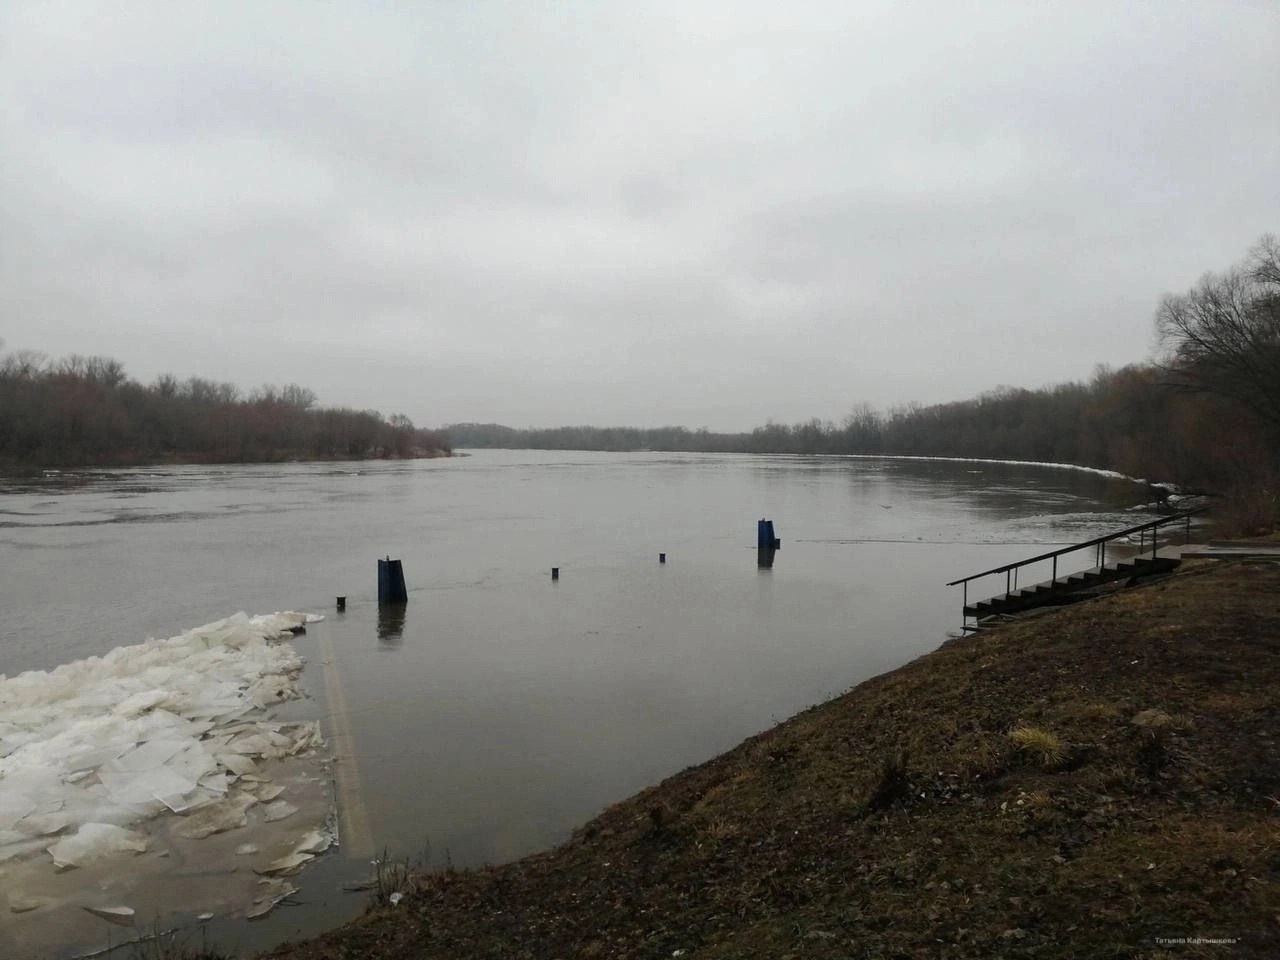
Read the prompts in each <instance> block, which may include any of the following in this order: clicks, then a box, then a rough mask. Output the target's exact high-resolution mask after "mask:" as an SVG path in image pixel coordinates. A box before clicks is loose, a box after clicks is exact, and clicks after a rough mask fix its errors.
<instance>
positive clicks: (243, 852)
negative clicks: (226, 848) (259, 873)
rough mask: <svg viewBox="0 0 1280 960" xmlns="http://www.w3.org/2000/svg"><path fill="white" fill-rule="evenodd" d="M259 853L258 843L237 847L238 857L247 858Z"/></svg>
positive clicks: (243, 844)
mask: <svg viewBox="0 0 1280 960" xmlns="http://www.w3.org/2000/svg"><path fill="white" fill-rule="evenodd" d="M257 852H258V845H257V844H256V843H242V844H240V846H238V847H236V856H237V857H247V856H249V855H250V854H254V853H257Z"/></svg>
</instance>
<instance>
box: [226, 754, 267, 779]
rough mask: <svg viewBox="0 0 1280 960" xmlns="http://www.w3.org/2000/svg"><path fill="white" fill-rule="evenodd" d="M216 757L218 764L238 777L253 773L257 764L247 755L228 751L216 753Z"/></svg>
mask: <svg viewBox="0 0 1280 960" xmlns="http://www.w3.org/2000/svg"><path fill="white" fill-rule="evenodd" d="M217 758H218V762H219V763H220V764H222V765H223V766H224V767H226V768H227V769H228V770H230V771H231V772H232V773H234V774H236V775H237V776H240V777H246V776H247V775H248V774H251V773H253V771H254V770H255V769H257V766H258V765H257V764H256V763H254V762H253V760H251V759H250V758H249V757H246V756H244V755H243V754H240V753H231V752H230V751H227V752H225V753H219V754H217Z"/></svg>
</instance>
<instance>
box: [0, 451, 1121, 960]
mask: <svg viewBox="0 0 1280 960" xmlns="http://www.w3.org/2000/svg"><path fill="white" fill-rule="evenodd" d="M1144 493H1145V490H1144V488H1143V487H1141V486H1139V485H1137V484H1134V483H1130V482H1127V481H1123V480H1118V479H1114V478H1107V477H1104V476H1100V475H1098V474H1094V473H1090V472H1085V471H1076V470H1066V469H1059V468H1051V467H1040V466H1028V465H1002V464H994V463H981V462H962V461H928V460H906V459H879V458H840V457H811V458H802V457H787V456H748V455H710V454H665V453H634V454H608V453H584V452H563V453H562V452H545V451H476V452H474V454H472V455H470V456H464V457H456V458H453V459H447V460H425V461H407V462H361V463H341V464H283V465H250V466H212V467H210V466H186V467H162V468H157V467H149V468H137V469H126V470H110V471H92V472H74V473H70V472H69V473H63V474H47V475H45V476H44V477H43V478H41V479H40V480H38V481H34V482H31V481H22V482H19V481H9V482H7V483H6V482H5V481H3V480H0V574H2V575H0V673H5V674H8V675H10V676H13V675H14V674H15V673H17V672H20V671H22V670H27V669H48V668H52V667H54V666H57V665H58V664H60V663H64V662H67V661H70V660H75V659H79V658H83V657H87V656H91V655H95V654H101V653H105V652H106V651H107V650H109V649H111V648H112V647H114V646H117V645H120V644H126V643H136V642H138V641H140V640H142V639H145V638H146V637H148V636H170V635H173V634H176V633H179V632H181V631H182V630H184V629H186V628H189V627H193V626H197V625H199V624H203V623H207V622H210V621H213V620H217V619H220V618H222V617H225V616H228V615H229V614H232V613H234V612H236V611H239V610H244V611H246V612H248V613H250V614H256V613H268V612H271V611H274V610H286V609H293V610H302V611H309V612H315V613H323V614H325V615H326V617H327V619H326V621H325V622H323V623H320V624H317V625H314V626H312V627H311V628H310V629H309V631H308V633H307V634H306V635H305V636H301V637H299V638H297V639H296V640H294V641H293V642H294V644H295V646H296V647H297V648H298V650H299V652H300V653H301V654H302V655H303V656H304V657H305V658H307V660H308V665H307V667H306V669H305V670H304V673H303V683H304V686H305V687H306V688H307V690H308V692H309V694H310V695H311V698H312V699H311V700H310V701H308V703H307V704H304V705H303V706H302V713H303V714H304V715H305V712H306V710H307V709H310V710H311V711H312V713H311V715H312V716H315V717H319V718H320V720H321V722H322V726H323V728H324V731H325V735H326V737H327V739H328V748H329V750H330V751H332V752H334V753H336V754H337V756H338V758H339V761H338V763H337V764H336V765H335V770H336V777H335V780H336V788H337V795H338V799H339V806H340V814H341V817H340V823H341V827H342V831H343V846H342V848H341V850H339V851H336V852H334V853H331V854H329V855H327V856H325V857H324V858H322V859H321V860H320V861H319V862H318V863H316V864H315V865H313V866H311V867H309V868H308V869H307V870H306V871H305V872H303V873H302V874H301V875H300V877H298V878H296V880H295V883H296V884H297V885H298V886H299V887H301V894H300V895H299V897H298V898H297V899H298V903H297V904H296V905H293V906H286V907H281V908H279V909H277V910H276V911H275V912H274V913H272V914H271V915H269V916H268V917H266V918H264V919H262V920H258V921H254V922H246V921H243V920H237V919H235V918H219V919H217V920H215V921H212V922H211V923H210V924H209V935H210V937H211V938H212V940H213V942H214V943H215V944H217V945H218V946H219V947H221V948H222V949H225V950H243V951H246V952H247V951H250V950H252V949H258V948H263V947H266V946H269V945H271V944H272V943H274V942H278V941H279V940H281V939H284V938H288V937H296V936H299V935H307V934H313V933H316V932H319V931H320V930H323V929H325V928H326V927H328V926H332V925H333V924H335V923H337V922H340V921H341V920H343V919H346V918H348V917H351V916H354V915H356V914H358V913H359V912H361V910H362V909H363V908H364V906H365V904H366V902H367V897H368V894H367V893H349V892H343V886H344V884H348V883H350V882H351V881H353V880H356V879H359V878H362V877H366V876H368V875H369V873H370V872H371V869H370V863H369V861H370V859H371V858H372V857H374V856H375V855H379V854H380V853H381V852H382V851H384V850H385V851H386V852H387V853H388V854H389V855H390V856H392V857H397V858H400V857H403V858H410V859H420V860H423V861H425V862H428V863H430V864H432V865H441V864H445V863H452V864H454V865H458V866H463V865H470V864H479V863H486V862H489V863H496V862H502V861H506V860H510V859H513V858H517V857H520V856H522V855H524V854H527V853H530V852H533V851H536V850H540V849H545V848H547V847H549V846H551V845H554V844H555V843H557V842H559V841H561V840H563V839H565V838H566V837H567V836H568V835H569V833H570V831H571V830H572V829H573V827H574V826H576V825H578V824H580V823H582V822H584V821H585V820H587V819H589V818H590V817H591V816H593V815H594V814H595V813H597V812H599V811H600V810H601V809H602V808H604V807H605V806H607V805H608V804H610V803H613V802H616V801H618V800H621V799H623V798H625V797H627V796H629V795H630V794H632V793H634V792H636V791H638V790H640V789H641V788H643V787H645V786H648V785H650V784H652V783H654V782H657V781H658V780H661V779H662V778H664V777H666V776H669V775H671V774H673V773H675V772H677V771H679V770H681V769H682V768H684V767H686V766H689V765H691V764H696V763H699V762H701V761H703V760H706V759H708V758H710V757H711V756H713V755H715V754H716V753H719V752H721V751H723V750H725V749H727V748H729V747H732V746H733V745H734V744H736V743H738V742H739V741H741V740H742V739H743V738H745V737H747V736H750V735H751V734H753V733H757V732H759V731H760V730H762V729H765V728H766V727H768V726H770V725H771V724H773V723H775V722H777V721H779V720H782V719H784V718H786V717H788V716H790V715H792V714H794V713H796V712H797V711H799V710H802V709H804V708H805V707H807V706H810V705H812V704H814V703H816V702H819V701H822V700H825V699H827V698H829V697H831V696H834V695H836V694H839V693H841V692H842V691H844V690H845V689H847V688H848V687H850V686H852V685H854V684H856V683H858V682H860V681H862V680H864V679H866V678H867V677H870V676H873V675H875V674H877V673H881V672H883V671H885V670H888V669H892V668H894V667H897V666H899V665H901V664H903V663H905V662H906V661H908V660H910V659H912V658H914V657H916V656H919V655H920V654H923V653H926V652H928V651H929V650H932V649H934V648H935V647H937V646H938V645H939V644H940V643H941V642H942V641H943V640H945V639H946V637H947V635H948V634H949V633H954V632H956V631H957V630H958V629H959V627H960V625H961V616H960V593H959V590H958V589H956V588H950V589H949V588H947V587H945V586H944V584H945V583H946V582H947V581H950V580H953V579H956V578H958V577H961V576H965V575H967V574H970V573H973V572H976V571H978V570H981V569H986V568H989V567H993V566H996V565H998V564H1002V563H1006V562H1009V561H1012V560H1016V559H1020V558H1022V557H1024V556H1029V555H1034V554H1038V553H1042V552H1045V551H1046V550H1050V549H1053V547H1054V546H1056V545H1059V544H1062V543H1067V542H1073V541H1077V540H1081V539H1085V538H1088V537H1091V536H1095V535H1097V534H1099V533H1102V532H1106V531H1108V530H1112V529H1116V528H1119V527H1123V526H1129V525H1132V524H1134V523H1137V522H1141V521H1142V520H1144V519H1146V517H1144V516H1140V515H1136V514H1134V513H1132V512H1129V511H1130V508H1132V507H1133V506H1135V505H1136V504H1138V503H1140V502H1141V501H1142V500H1143V494H1144ZM761 517H768V518H769V519H771V520H773V521H774V524H775V528H776V533H777V536H779V537H780V538H781V540H782V548H781V550H779V551H778V552H777V554H776V555H775V557H774V559H773V564H772V566H771V567H770V568H762V567H760V566H759V565H758V564H759V558H758V556H757V551H756V521H757V520H758V519H759V518H761ZM659 553H665V554H666V557H667V562H666V563H665V564H660V563H659V562H658V555H659ZM387 556H390V557H393V558H397V559H400V560H401V561H402V562H403V566H404V571H405V577H406V580H407V582H408V586H409V602H408V604H407V605H406V606H404V607H403V608H397V609H383V610H381V611H380V610H379V608H378V605H377V569H376V560H377V559H378V558H380V557H387ZM1088 565H1089V563H1088V558H1082V560H1081V562H1080V563H1079V566H1082V567H1083V566H1088ZM552 567H559V569H560V577H559V579H558V580H555V581H553V580H552V579H551V568H552ZM989 586H990V590H989V592H996V589H997V585H996V584H994V583H993V584H990V585H989ZM999 586H1000V588H1001V589H1002V584H1001V585H999ZM981 592H982V586H981V585H978V586H977V587H976V588H975V594H972V595H971V596H973V595H976V594H977V593H981ZM339 595H344V596H346V598H347V603H346V610H345V611H344V612H337V611H336V610H335V597H336V596H339ZM294 713H295V714H297V713H298V708H296V707H295V709H294ZM135 906H137V907H138V913H139V916H142V915H144V914H145V912H146V911H145V905H143V904H138V905H135ZM190 908H191V914H192V915H193V916H194V914H195V913H197V912H199V911H200V909H201V905H200V904H199V903H194V902H193V903H191V904H190ZM13 922H16V921H15V920H14V919H13V918H8V917H0V928H2V927H3V926H4V924H5V923H13ZM161 925H162V926H163V925H164V923H163V921H162V923H161ZM0 933H2V931H0ZM120 939H121V936H120V934H119V932H118V931H117V932H116V933H115V936H114V941H113V942H119V941H120ZM82 946H83V945H76V947H77V948H81V947H82ZM67 950H68V951H70V950H71V948H70V946H68V947H67Z"/></svg>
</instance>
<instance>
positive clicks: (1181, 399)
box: [445, 236, 1280, 529]
mask: <svg viewBox="0 0 1280 960" xmlns="http://www.w3.org/2000/svg"><path fill="white" fill-rule="evenodd" d="M1156 329H1157V332H1158V333H1159V335H1160V341H1161V345H1162V351H1163V355H1162V356H1161V357H1160V358H1158V359H1157V360H1155V361H1152V362H1149V363H1141V364H1134V365H1131V366H1126V367H1124V368H1122V369H1119V370H1110V369H1106V368H1099V369H1098V370H1097V371H1095V373H1094V374H1093V376H1092V378H1091V379H1089V380H1088V381H1085V382H1074V383H1064V384H1058V385H1056V386H1050V387H1043V388H1040V389H1035V390H1028V389H1020V388H1014V387H1000V388H998V389H996V390H993V391H990V392H988V393H984V394H982V395H980V396H978V397H976V398H974V399H971V400H963V401H959V402H955V403H943V404H935V405H932V406H921V405H918V404H911V405H908V406H904V407H899V408H895V409H892V410H889V411H879V410H875V409H873V408H871V407H869V406H865V405H864V406H860V407H857V408H856V409H854V410H853V411H852V412H851V413H850V414H849V415H848V416H847V417H845V418H844V420H843V421H841V422H840V423H838V424H837V423H834V422H832V421H822V420H817V419H813V420H809V421H807V422H804V423H796V424H779V423H772V422H771V423H768V424H766V425H764V426H761V427H756V428H755V429H754V430H751V431H749V432H746V433H712V432H710V431H708V430H705V429H702V430H689V429H687V428H685V427H658V428H654V429H641V428H633V427H587V426H579V427H556V428H551V429H524V430H521V429H514V428H511V427H507V426H502V425H500V424H479V423H457V424H451V425H450V426H448V427H447V428H445V429H446V432H447V433H448V435H449V438H450V440H451V442H452V443H453V444H454V445H455V446H457V447H507V448H529V449H545V450H569V449H576V450H663V451H703V452H736V453H791V454H881V455H888V454H897V455H916V456H941V457H977V458H991V459H1001V460H1035V461H1041V462H1052V463H1070V464H1076V465H1078V466H1091V467H1100V468H1104V469H1111V470H1116V471H1119V472H1121V473H1125V474H1128V475H1130V476H1134V477H1141V478H1146V479H1148V480H1152V481H1171V482H1174V483H1177V484H1179V485H1181V486H1183V487H1186V488H1190V489H1195V490H1204V491H1213V492H1218V493H1225V494H1227V495H1228V497H1229V499H1230V501H1231V502H1232V503H1233V504H1234V505H1235V509H1237V511H1238V512H1239V514H1240V517H1239V518H1238V521H1237V524H1236V525H1237V526H1238V527H1239V528H1241V529H1245V528H1250V529H1262V528H1271V527H1274V526H1275V524H1276V522H1277V519H1280V516H1278V509H1280V499H1278V493H1280V243H1278V242H1277V240H1276V239H1275V238H1274V237H1272V236H1266V237H1263V238H1262V240H1261V241H1259V243H1258V244H1257V245H1256V246H1255V247H1254V248H1253V249H1252V250H1251V251H1250V252H1249V255H1248V256H1247V258H1246V259H1245V260H1244V262H1243V263H1241V264H1239V265H1237V266H1236V267H1233V268H1231V269H1230V270H1228V271H1226V272H1225V273H1221V274H1213V273H1210V274H1206V275H1205V276H1204V277H1203V278H1202V279H1201V281H1200V283H1199V284H1198V285H1197V286H1195V287H1193V288H1192V289H1190V290H1188V291H1187V292H1186V293H1184V294H1180V295H1169V296H1166V297H1165V298H1164V300H1163V301H1162V303H1161V305H1160V308H1159V310H1158V312H1157V315H1156Z"/></svg>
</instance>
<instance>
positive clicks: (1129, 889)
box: [270, 561, 1280, 960]
mask: <svg viewBox="0 0 1280 960" xmlns="http://www.w3.org/2000/svg"><path fill="white" fill-rule="evenodd" d="M1278 688H1280V566H1278V565H1276V564H1275V563H1254V564H1251V563H1244V562H1221V561H1201V562H1189V563H1187V564H1185V565H1184V566H1183V567H1182V568H1181V569H1180V570H1179V571H1177V572H1176V573H1175V574H1173V575H1172V576H1170V577H1168V578H1167V579H1165V580H1163V581H1161V582H1159V583H1153V584H1150V585H1148V586H1142V587H1137V588H1133V589H1127V590H1120V591H1118V592H1116V593H1115V594H1113V595H1111V596H1108V597H1104V598H1100V599H1098V600H1094V601H1089V602H1086V603H1082V604H1079V605H1076V606H1074V607H1070V608H1064V609H1062V610H1057V611H1052V612H1049V613H1046V614H1044V615H1042V616H1039V617H1036V618H1034V619H1030V620H1027V621H1024V622H1020V623H1011V624H1008V625H1005V626H1002V627H999V628H997V629H994V630H991V631H989V632H986V633H983V634H980V635H976V636H969V637H963V638H959V639H956V640H952V641H950V642H948V643H946V644H945V645H943V646H942V647H941V648H940V649H938V650H937V651H935V652H933V653H931V654H928V655H926V656H924V657H921V658H919V659H917V660H915V661H913V662H912V663H909V664H907V665H906V666H904V667H902V668H900V669H898V670H895V671H892V672H890V673H887V674H884V675H882V676H879V677H876V678H874V679H872V680H869V681H867V682H866V683H863V684H860V685H859V686H857V687H855V688H854V689H853V690H851V691H850V692H848V693H847V694H845V695H843V696H841V697H838V698H836V699H834V700H832V701H830V702H828V703H825V704H822V705H820V706H818V707H815V708H813V709H810V710H808V711H806V712H804V713H802V714H799V715H798V716H796V717H794V718H792V719H791V720H788V721H786V722H785V723H783V724H781V725H779V726H778V727H775V728H773V729H771V730H769V731H767V732H765V733H763V734H760V735H759V736H756V737H753V738H751V739H749V740H747V741H745V742H744V743H743V744H741V745H740V746H739V747H737V748H736V749H734V750H731V751H729V752H728V753H725V754H723V755H721V756H719V757H717V758H715V759H713V760H711V761H709V762H707V763H705V764H703V765H701V766H698V767H694V768H690V769H688V770H686V771H684V772H682V773H680V774H677V775H676V776H673V777H671V778H669V779H668V780H666V781H664V782H663V783H661V784H659V785H658V786H655V787H653V788H651V789H649V790H646V791H644V792H642V793H640V794H638V795H637V796H635V797H633V798H631V799H630V800H627V801H624V802H622V803H619V804H617V805H615V806H613V807H611V808H609V809H608V810H606V811H605V812H604V813H602V814H601V815H600V816H599V817H597V818H596V819H595V820H593V821H592V822H590V823H589V824H587V825H586V826H584V827H582V828H581V829H580V830H578V831H577V832H576V833H575V835H574V836H573V837H572V838H571V839H570V840H569V841H568V842H566V843H565V844H564V845H562V846H561V847H559V848H558V849H556V850H553V851H551V852H549V853H546V854H542V855H538V856H534V857H530V858H526V859H524V860H521V861H519V862H516V863H513V864H508V865H505V866H501V867H495V868H488V869H483V870H475V871H461V872H446V873H434V874H430V875H427V876H424V877H419V878H418V879H416V880H415V881H413V882H412V883H406V884H401V885H400V886H401V890H400V891H399V892H403V893H404V894H405V896H404V899H403V900H402V901H401V902H400V903H399V905H398V906H395V907H392V906H389V905H388V906H383V907H379V908H376V909H374V910H372V911H371V912H370V913H369V914H368V915H366V916H365V917H363V918H362V919H360V920H358V921H356V922H354V923H352V924H350V925H348V926H346V927H343V928H341V929H339V930H336V931H334V932H332V933H330V934H327V935H325V936H323V937H320V938H318V939H316V940H313V941H308V942H304V943H299V944H295V945H291V946H285V947H282V948H280V949H278V950H276V951H274V952H273V953H272V954H270V956H272V957H275V958H280V960H284V958H289V960H320V958H338V957H369V958H388V960H392V958H409V957H413V958H421V957H450V958H467V957H530V958H534V957H538V958H550V957H566V958H568V957H655V958H656V957H672V956H689V957H692V956H698V957H715V958H726V957H785V956H794V957H847V956H851V955H852V956H864V955H865V956H886V957H887V956H903V957H908V956H910V957H914V956H922V957H923V956H930V957H932V956H947V957H999V956H1008V957H1020V956H1102V955H1107V956H1127V957H1135V958H1137V957H1145V958H1152V960H1154V958H1158V957H1171V956H1179V957H1187V956H1191V957H1199V956H1206V957H1208V956H1214V957H1219V956H1232V957H1237V956H1274V955H1275V954H1276V950H1277V949H1278V948H1280V917H1278V916H1277V913H1278V912H1280V911H1278V909H1277V907H1278V904H1280V896H1278V895H1277V892H1276V885H1277V883H1280V832H1278V831H1280V818H1278V811H1280V805H1278V803H1277V797H1280V750H1277V739H1276V738H1277V737H1278V736H1280V729H1278V728H1277V722H1276V721H1277V718H1278V717H1280V709H1278V708H1277V705H1276V704H1277V700H1276V695H1275V690H1276V689H1278ZM1017 731H1021V732H1017ZM1011 732H1016V735H1015V736H1011ZM423 818H424V823H423V829H424V832H425V833H429V832H430V811H429V810H424V811H423ZM385 892H387V893H390V892H392V891H390V890H387V891H385Z"/></svg>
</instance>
